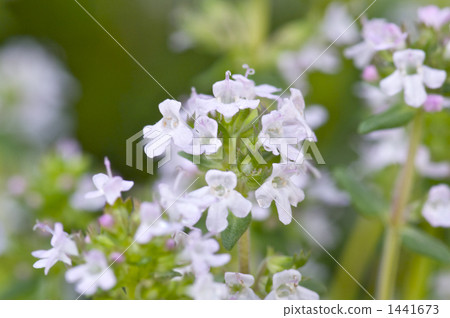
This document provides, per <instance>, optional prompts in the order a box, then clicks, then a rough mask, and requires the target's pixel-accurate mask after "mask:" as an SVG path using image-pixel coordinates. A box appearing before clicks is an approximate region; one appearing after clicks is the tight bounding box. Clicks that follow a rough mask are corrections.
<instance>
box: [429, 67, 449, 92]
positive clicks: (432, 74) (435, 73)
mask: <svg viewBox="0 0 450 318" xmlns="http://www.w3.org/2000/svg"><path fill="white" fill-rule="evenodd" d="M446 78H447V73H446V72H445V71H442V70H436V69H434V68H431V67H428V66H424V67H423V82H424V83H425V85H426V86H428V87H429V88H431V89H436V88H439V87H441V86H442V85H444V82H445V80H446Z"/></svg>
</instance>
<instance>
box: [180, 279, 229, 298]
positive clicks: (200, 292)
mask: <svg viewBox="0 0 450 318" xmlns="http://www.w3.org/2000/svg"><path fill="white" fill-rule="evenodd" d="M188 294H189V296H191V297H192V298H193V299H195V300H222V299H225V298H226V297H227V287H226V286H225V284H222V283H217V282H215V281H214V277H213V275H211V274H209V273H207V274H203V275H201V276H198V277H196V278H195V282H194V284H193V285H192V286H191V287H190V288H189V290H188Z"/></svg>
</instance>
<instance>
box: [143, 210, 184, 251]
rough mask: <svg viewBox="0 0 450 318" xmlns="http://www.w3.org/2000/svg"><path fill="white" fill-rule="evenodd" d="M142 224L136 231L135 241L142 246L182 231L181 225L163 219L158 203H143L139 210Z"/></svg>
mask: <svg viewBox="0 0 450 318" xmlns="http://www.w3.org/2000/svg"><path fill="white" fill-rule="evenodd" d="M139 215H140V217H141V224H140V225H139V227H138V229H137V230H136V234H135V235H134V239H135V240H136V242H138V243H140V244H145V243H148V242H150V240H151V239H152V238H153V237H155V236H163V235H169V234H173V233H175V232H176V231H179V230H181V227H182V226H181V224H177V223H171V222H168V221H166V220H164V219H162V213H161V208H160V206H159V205H158V204H156V203H150V202H143V203H142V204H141V206H140V209H139Z"/></svg>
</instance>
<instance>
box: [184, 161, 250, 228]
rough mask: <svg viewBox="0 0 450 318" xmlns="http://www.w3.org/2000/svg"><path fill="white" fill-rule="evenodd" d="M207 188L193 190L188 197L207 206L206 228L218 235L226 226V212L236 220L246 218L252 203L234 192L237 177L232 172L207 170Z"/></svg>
mask: <svg viewBox="0 0 450 318" xmlns="http://www.w3.org/2000/svg"><path fill="white" fill-rule="evenodd" d="M205 180H206V183H207V184H208V186H206V187H203V188H200V189H198V190H195V191H193V192H191V193H190V194H189V196H191V197H193V198H197V199H202V200H203V202H205V206H208V216H207V218H206V228H207V229H208V230H209V231H210V232H213V233H219V232H222V231H223V230H225V229H226V228H227V226H228V221H227V217H228V211H231V213H233V214H234V215H235V216H237V217H238V218H244V217H246V216H247V215H248V214H249V212H250V210H251V208H252V203H251V202H250V201H249V200H247V199H245V198H244V197H243V196H242V194H240V193H239V192H237V191H236V190H234V188H236V186H237V177H236V175H235V174H234V172H232V171H219V170H215V169H212V170H209V171H208V172H207V173H206V176H205Z"/></svg>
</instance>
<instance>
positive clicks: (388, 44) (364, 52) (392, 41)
mask: <svg viewBox="0 0 450 318" xmlns="http://www.w3.org/2000/svg"><path fill="white" fill-rule="evenodd" d="M407 36H408V35H407V34H406V33H403V32H402V30H401V29H400V28H399V27H398V26H397V25H396V24H394V23H388V22H386V21H385V20H383V19H373V20H369V21H365V22H364V25H363V38H364V41H363V42H361V43H359V44H356V45H355V46H352V47H350V48H348V49H346V50H345V53H344V54H345V56H346V57H347V58H351V59H354V61H355V65H356V66H357V67H359V68H363V67H365V66H367V65H369V63H370V62H371V61H372V58H373V57H374V55H375V53H376V52H378V51H384V50H391V49H399V48H402V47H403V46H404V45H405V40H406V38H407Z"/></svg>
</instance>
